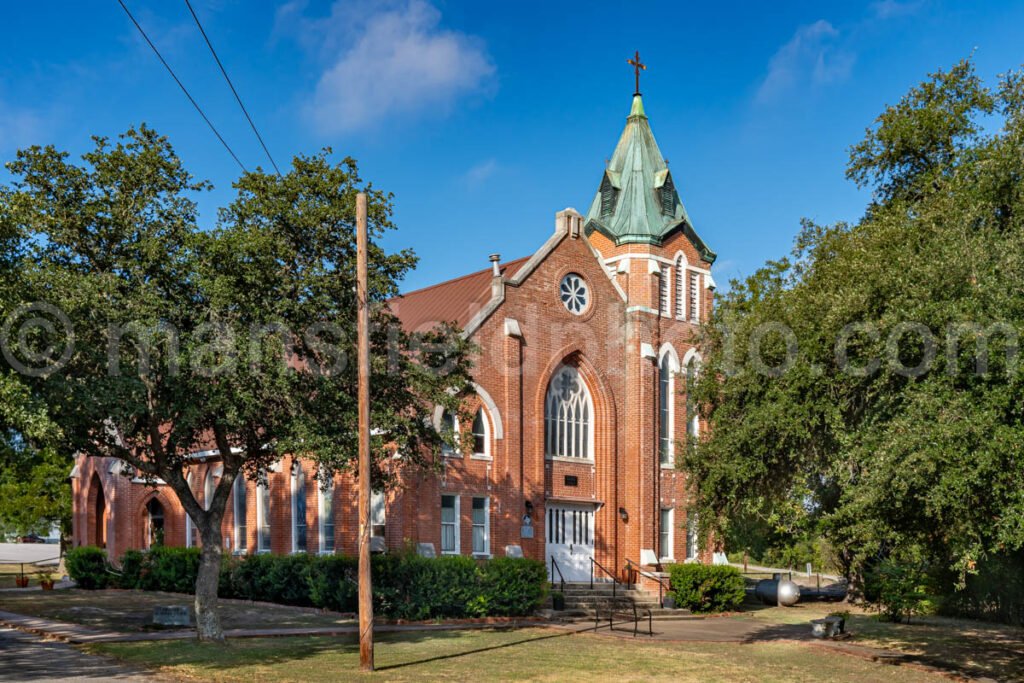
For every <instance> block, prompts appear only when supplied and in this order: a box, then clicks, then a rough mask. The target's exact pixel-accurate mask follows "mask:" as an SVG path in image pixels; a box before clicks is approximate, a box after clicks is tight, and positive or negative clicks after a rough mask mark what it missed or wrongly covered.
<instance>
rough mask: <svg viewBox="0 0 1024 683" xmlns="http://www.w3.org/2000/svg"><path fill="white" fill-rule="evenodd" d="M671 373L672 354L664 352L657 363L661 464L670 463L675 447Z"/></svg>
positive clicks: (659, 456)
mask: <svg viewBox="0 0 1024 683" xmlns="http://www.w3.org/2000/svg"><path fill="white" fill-rule="evenodd" d="M672 374H673V373H672V356H671V355H670V354H668V353H666V354H664V355H663V356H662V357H661V363H660V364H659V365H658V417H659V420H658V458H659V461H660V462H661V464H662V465H671V464H672V452H673V450H674V447H675V445H674V441H675V439H674V438H673V429H672V427H673V425H674V423H675V415H674V413H675V410H674V404H675V401H674V400H673V386H672V385H673V384H674V382H673V381H672V380H673V377H672Z"/></svg>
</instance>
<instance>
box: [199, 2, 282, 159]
mask: <svg viewBox="0 0 1024 683" xmlns="http://www.w3.org/2000/svg"><path fill="white" fill-rule="evenodd" d="M185 4H186V5H187V6H188V11H189V12H191V13H192V18H193V19H195V20H196V26H198V27H199V32H200V33H202V34H203V40H205V41H206V46H207V47H208V48H210V52H211V53H212V54H213V58H214V59H215V60H216V62H217V66H219V67H220V72H221V73H222V74H224V80H225V81H227V82H228V87H229V88H231V92H232V93H233V94H234V96H235V99H236V100H237V101H238V106H239V107H241V108H242V113H243V114H245V118H246V120H247V121H248V122H249V126H250V127H251V128H252V132H253V133H255V134H256V139H257V140H259V141H260V146H262V147H263V151H264V152H266V153H267V158H268V159H270V165H271V166H273V167H274V171H276V172H277V175H281V171H279V170H278V168H277V164H276V163H275V162H274V157H272V156H271V155H270V150H269V149H267V145H266V143H265V142H263V136H261V135H260V132H259V131H258V130H256V124H255V123H253V120H252V117H251V116H249V111H248V110H247V109H246V108H245V105H244V104H242V98H241V96H239V94H238V91H237V90H235V84H234V83H232V82H231V78H230V77H229V76H228V71H227V69H225V68H224V65H223V64H221V61H220V57H218V56H217V51H216V50H214V49H213V43H211V42H210V37H209V36H208V35H206V31H205V30H204V29H203V25H202V23H200V21H199V17H198V16H196V11H195V10H194V9H192V3H191V2H189V1H188V0H185Z"/></svg>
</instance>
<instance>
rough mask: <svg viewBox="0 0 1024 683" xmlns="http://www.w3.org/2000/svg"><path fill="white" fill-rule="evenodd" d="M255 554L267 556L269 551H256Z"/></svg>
mask: <svg viewBox="0 0 1024 683" xmlns="http://www.w3.org/2000/svg"><path fill="white" fill-rule="evenodd" d="M256 554H257V555H269V554H270V551H269V550H257V551H256Z"/></svg>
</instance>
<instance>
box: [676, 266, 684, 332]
mask: <svg viewBox="0 0 1024 683" xmlns="http://www.w3.org/2000/svg"><path fill="white" fill-rule="evenodd" d="M676 317H677V318H679V319H681V320H685V319H686V259H685V258H683V255H682V254H680V255H679V257H678V258H677V259H676Z"/></svg>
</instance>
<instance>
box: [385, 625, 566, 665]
mask: <svg viewBox="0 0 1024 683" xmlns="http://www.w3.org/2000/svg"><path fill="white" fill-rule="evenodd" d="M573 633H574V632H573V631H565V632H560V633H545V634H543V635H538V636H536V637H532V638H529V637H528V638H523V639H522V640H516V641H513V642H510V643H500V644H498V645H488V646H487V647H477V648H473V649H470V650H465V651H463V652H452V653H449V654H443V655H436V656H434V657H427V658H425V659H418V660H415V661H411V662H402V663H400V664H390V665H387V666H381V667H377V671H388V670H391V669H401V668H404V667H407V666H416V665H419V664H430V663H431V662H440V661H444V660H448V659H457V658H459V657H466V656H468V655H475V654H480V653H482V652H492V651H494V650H502V649H505V648H509V647H515V646H517V645H525V644H527V643H536V642H540V641H542V640H551V639H552V638H565V637H566V636H571V635H573Z"/></svg>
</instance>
